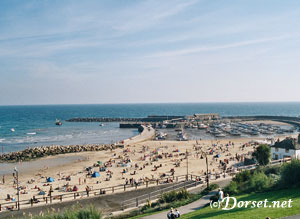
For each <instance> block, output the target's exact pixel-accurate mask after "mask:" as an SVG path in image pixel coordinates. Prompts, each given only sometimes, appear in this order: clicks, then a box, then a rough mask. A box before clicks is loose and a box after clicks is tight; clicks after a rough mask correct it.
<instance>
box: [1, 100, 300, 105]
mask: <svg viewBox="0 0 300 219" xmlns="http://www.w3.org/2000/svg"><path fill="white" fill-rule="evenodd" d="M208 103H212V104H226V103H229V104H230V103H300V101H297V100H296V101H224V102H223V101H203V102H141V103H137V102H126V103H122V102H121V103H66V104H62V103H45V104H3V105H2V104H0V106H71V105H146V104H208Z"/></svg>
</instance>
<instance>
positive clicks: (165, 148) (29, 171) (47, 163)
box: [0, 136, 285, 203]
mask: <svg viewBox="0 0 300 219" xmlns="http://www.w3.org/2000/svg"><path fill="white" fill-rule="evenodd" d="M280 138H281V139H283V138H285V136H281V137H280ZM255 140H260V141H261V140H265V139H261V138H241V139H231V140H229V139H224V140H222V139H220V140H198V141H184V142H179V141H152V140H149V141H144V142H140V143H134V144H130V145H126V146H125V148H124V149H122V148H118V149H115V150H111V151H99V152H81V153H73V154H64V155H57V156H52V157H46V158H42V159H40V160H35V161H30V162H26V163H25V162H24V163H20V164H18V165H17V168H18V169H19V182H20V186H22V188H23V189H22V190H21V195H20V200H29V199H30V198H32V197H33V196H36V195H38V193H39V190H38V189H35V188H40V189H41V190H43V191H45V192H46V195H47V194H48V191H49V188H50V186H49V185H50V184H51V185H52V187H53V189H54V192H53V193H52V195H53V196H55V195H59V194H63V193H65V192H63V191H59V190H55V189H56V188H58V187H60V188H62V187H63V186H64V185H66V184H68V185H69V186H70V187H71V188H73V186H75V185H76V186H77V187H78V189H79V191H84V190H85V187H86V186H87V185H88V186H89V187H90V188H92V189H97V188H99V189H100V188H103V187H109V186H116V185H120V184H124V183H125V181H126V179H128V180H129V179H130V178H132V179H133V180H136V181H140V180H143V179H145V178H148V179H158V178H159V177H160V176H161V175H163V174H166V175H171V172H170V170H171V169H174V170H175V172H174V175H175V176H177V175H184V174H186V173H187V162H186V159H185V158H186V155H185V152H186V150H187V151H188V171H189V174H194V175H203V174H204V172H205V171H206V164H205V159H200V158H201V154H199V149H200V148H201V150H203V151H204V152H206V153H208V152H209V151H211V150H213V151H214V152H213V154H212V155H208V162H209V171H210V172H211V173H222V172H223V170H222V169H221V168H220V160H221V161H224V159H227V160H229V163H228V165H227V168H230V167H232V166H233V165H234V164H237V163H240V161H241V160H239V161H238V160H237V159H236V155H238V156H239V157H240V158H243V157H244V156H247V155H250V154H251V153H252V152H253V150H254V149H255V146H254V144H252V143H253V142H254V141H255ZM197 143H198V144H197ZM196 149H198V150H196ZM217 154H220V158H215V155H217ZM157 157H161V158H162V159H157ZM97 161H102V163H103V164H105V163H106V166H107V172H100V177H98V178H91V177H90V176H88V175H87V171H86V170H85V169H86V167H92V166H93V165H94V164H96V163H97ZM129 161H130V162H129ZM126 162H127V165H128V166H127V167H122V165H126ZM175 163H177V164H180V166H178V167H175ZM7 165H8V166H7V169H10V172H11V173H12V172H13V166H14V164H7ZM28 167H31V168H28ZM125 169H126V173H122V171H123V170H125ZM92 171H99V167H94V168H92ZM7 172H9V171H7ZM133 174H134V175H133ZM47 177H53V178H54V179H55V181H54V182H53V183H50V184H48V183H47V182H46V179H47ZM67 177H70V181H67V180H66V178H67ZM107 180H109V181H107ZM0 181H1V183H0V191H1V192H0V203H5V201H4V199H5V198H6V196H7V194H10V195H11V196H13V197H15V198H16V186H15V185H14V179H13V177H12V174H5V184H2V178H0ZM30 181H32V183H31V182H30ZM85 181H86V182H85ZM84 182H85V183H84ZM24 191H25V192H24ZM22 193H25V194H22Z"/></svg>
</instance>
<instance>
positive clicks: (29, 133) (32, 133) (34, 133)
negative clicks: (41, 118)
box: [26, 132, 36, 135]
mask: <svg viewBox="0 0 300 219" xmlns="http://www.w3.org/2000/svg"><path fill="white" fill-rule="evenodd" d="M26 134H27V135H36V132H28V133H26Z"/></svg>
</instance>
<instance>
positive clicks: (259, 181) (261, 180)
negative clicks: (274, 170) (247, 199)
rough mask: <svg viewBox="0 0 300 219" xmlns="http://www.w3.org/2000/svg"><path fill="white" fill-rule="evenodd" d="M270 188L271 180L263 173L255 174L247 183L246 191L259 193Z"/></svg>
mask: <svg viewBox="0 0 300 219" xmlns="http://www.w3.org/2000/svg"><path fill="white" fill-rule="evenodd" d="M271 186H272V179H271V178H270V177H268V176H267V175H266V174H264V173H263V172H255V173H254V174H253V176H252V177H251V179H250V180H249V182H248V183H247V189H246V191H247V190H248V191H249V192H261V191H264V190H266V189H269V188H270V187H271Z"/></svg>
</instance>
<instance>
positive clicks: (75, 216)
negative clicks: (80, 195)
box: [34, 206, 101, 219]
mask: <svg viewBox="0 0 300 219" xmlns="http://www.w3.org/2000/svg"><path fill="white" fill-rule="evenodd" d="M34 218H35V219H40V218H46V219H101V213H100V212H99V211H98V210H97V209H96V208H95V207H94V206H90V207H89V208H78V206H73V207H72V208H70V209H68V210H66V211H65V212H64V213H62V214H59V213H54V214H48V215H45V216H36V217H34Z"/></svg>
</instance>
